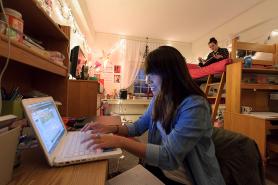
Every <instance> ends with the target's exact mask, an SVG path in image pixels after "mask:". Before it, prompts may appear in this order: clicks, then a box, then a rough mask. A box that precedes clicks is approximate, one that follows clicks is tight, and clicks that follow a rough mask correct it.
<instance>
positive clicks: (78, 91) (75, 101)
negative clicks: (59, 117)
mask: <svg viewBox="0 0 278 185" xmlns="http://www.w3.org/2000/svg"><path fill="white" fill-rule="evenodd" d="M68 84H69V93H68V94H69V96H68V101H69V104H68V105H69V107H68V108H69V109H68V115H69V116H71V117H82V116H95V115H96V111H97V93H98V91H99V83H98V82H97V81H92V80H69V83H68Z"/></svg>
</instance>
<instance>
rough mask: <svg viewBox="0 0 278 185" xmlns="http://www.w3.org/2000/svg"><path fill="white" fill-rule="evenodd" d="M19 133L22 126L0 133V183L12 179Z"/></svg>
mask: <svg viewBox="0 0 278 185" xmlns="http://www.w3.org/2000/svg"><path fill="white" fill-rule="evenodd" d="M19 133H20V127H16V128H14V129H12V130H9V131H6V132H4V133H2V134H0V148H1V152H0V164H1V165H0V172H1V173H0V185H6V184H8V183H9V181H10V180H11V179H12V173H13V166H14V160H15V154H16V148H17V144H18V138H19Z"/></svg>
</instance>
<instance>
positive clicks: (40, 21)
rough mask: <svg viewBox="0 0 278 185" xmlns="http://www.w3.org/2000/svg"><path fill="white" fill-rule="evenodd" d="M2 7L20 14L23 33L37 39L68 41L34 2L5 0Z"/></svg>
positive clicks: (28, 0)
mask: <svg viewBox="0 0 278 185" xmlns="http://www.w3.org/2000/svg"><path fill="white" fill-rule="evenodd" d="M4 7H8V8H12V9H15V10H17V11H19V12H20V13H21V14H22V18H23V20H24V33H27V34H29V35H30V36H32V37H35V38H37V39H40V38H47V37H48V38H52V39H53V38H54V39H56V40H69V38H68V36H67V35H66V34H65V33H64V32H63V31H62V30H61V28H60V27H59V26H58V25H57V24H56V23H55V22H54V21H53V20H52V19H51V18H50V17H49V16H48V15H47V14H46V13H45V11H44V10H43V9H42V8H41V7H40V6H39V5H38V3H37V2H36V0H17V1H10V0H6V1H4Z"/></svg>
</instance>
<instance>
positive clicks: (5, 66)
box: [0, 0, 11, 115]
mask: <svg viewBox="0 0 278 185" xmlns="http://www.w3.org/2000/svg"><path fill="white" fill-rule="evenodd" d="M0 6H1V11H2V12H3V15H4V19H5V20H4V21H1V22H4V23H5V24H6V26H7V29H6V30H10V25H9V22H8V18H7V15H6V12H5V10H4V6H3V2H2V0H0ZM10 56H11V39H10V35H9V34H8V56H7V59H6V63H5V65H4V68H3V69H2V71H1V73H0V89H1V86H2V77H3V75H4V73H5V71H6V69H7V67H8V65H9V61H10ZM0 115H2V93H0Z"/></svg>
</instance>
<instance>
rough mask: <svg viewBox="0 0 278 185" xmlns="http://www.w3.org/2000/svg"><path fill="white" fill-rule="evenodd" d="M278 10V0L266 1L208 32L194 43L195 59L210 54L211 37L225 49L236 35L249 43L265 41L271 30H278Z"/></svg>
mask: <svg viewBox="0 0 278 185" xmlns="http://www.w3.org/2000/svg"><path fill="white" fill-rule="evenodd" d="M277 8H278V1H277V0H265V1H263V2H262V3H259V4H257V5H256V6H254V7H253V8H250V9H249V10H247V11H246V12H244V13H242V14H241V15H239V16H237V17H235V18H233V19H232V20H230V21H228V22H226V23H224V24H223V25H221V26H220V27H218V28H216V29H215V30H211V31H208V33H207V34H206V35H204V36H202V37H201V38H199V39H197V40H196V41H194V42H193V43H192V52H193V56H194V58H197V57H198V56H203V57H204V56H206V55H207V54H208V52H209V49H208V46H207V43H208V40H209V38H210V37H216V39H217V40H218V42H219V45H220V46H223V47H227V46H228V45H229V44H230V40H231V39H232V37H234V36H235V35H239V36H240V40H244V41H248V42H252V41H253V42H258V41H263V40H264V37H265V38H266V36H267V35H268V34H269V33H270V31H271V30H273V29H278V11H277ZM227 11H228V9H227ZM219 16H221V15H219Z"/></svg>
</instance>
